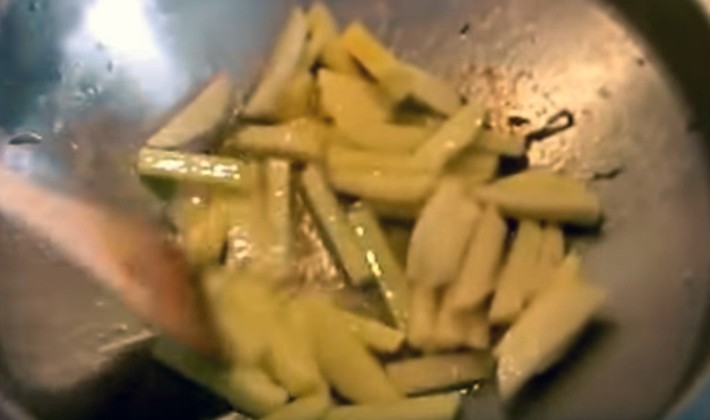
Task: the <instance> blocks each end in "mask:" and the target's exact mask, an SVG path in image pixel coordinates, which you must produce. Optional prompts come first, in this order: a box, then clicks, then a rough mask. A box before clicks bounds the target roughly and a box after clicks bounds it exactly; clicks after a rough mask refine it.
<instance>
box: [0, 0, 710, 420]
mask: <svg viewBox="0 0 710 420" xmlns="http://www.w3.org/2000/svg"><path fill="white" fill-rule="evenodd" d="M293 4H295V3H293V2H286V1H283V2H281V1H280V2H276V1H273V2H272V1H269V2H266V1H263V0H261V1H259V0H243V1H239V2H235V1H230V0H212V1H209V2H191V1H187V0H180V1H172V2H168V1H139V0H120V1H119V0H93V1H91V0H68V1H63V2H49V1H41V0H38V1H34V0H33V1H31V2H24V1H13V0H0V63H2V64H0V140H2V141H1V142H0V159H2V160H3V162H5V163H6V164H7V165H9V166H11V167H13V168H14V169H16V170H18V171H21V172H24V173H27V174H28V175H30V176H33V177H35V178H36V179H38V180H40V181H42V182H45V183H48V184H50V185H52V186H54V187H56V188H59V189H63V190H67V191H82V192H84V193H91V194H92V195H94V196H96V197H98V198H100V199H101V200H102V201H105V202H107V203H111V204H112V205H115V206H117V207H120V208H122V209H124V210H125V211H150V212H156V211H157V209H158V206H157V205H156V203H155V202H152V201H151V200H150V199H149V198H148V197H147V194H146V193H145V191H144V190H143V189H142V187H141V185H140V183H139V182H138V181H137V179H136V176H135V174H134V173H133V171H132V165H131V161H132V159H133V157H134V155H135V152H136V150H137V148H138V147H140V146H141V143H142V141H143V139H144V138H145V133H146V132H147V131H148V130H150V128H151V127H154V126H155V124H157V122H158V121H159V119H160V116H161V114H162V113H163V112H165V111H166V110H168V109H170V108H171V107H172V106H174V104H175V103H177V102H178V101H179V100H180V98H181V96H182V95H183V94H184V93H185V92H187V91H188V90H189V89H190V88H192V87H193V86H195V85H196V84H197V83H199V82H200V81H202V80H204V79H205V78H206V77H208V76H209V75H210V73H212V72H213V71H214V70H215V69H218V68H225V69H228V70H229V71H230V72H231V73H232V74H233V75H234V76H235V78H236V79H237V80H238V81H239V83H240V86H241V88H242V89H243V91H244V92H245V93H246V92H248V90H249V87H250V86H252V85H253V83H254V81H255V79H256V77H257V76H258V74H259V70H260V66H261V65H262V64H263V60H264V58H265V55H266V54H267V52H268V51H269V48H270V45H271V42H272V41H273V39H274V36H275V35H276V34H277V33H278V31H279V29H280V28H281V22H282V21H283V18H284V16H285V14H286V12H287V11H288V8H289V7H291V6H292V5H293ZM329 4H330V5H331V6H332V8H333V10H334V11H335V13H336V15H337V16H338V18H339V19H340V21H341V22H346V21H349V20H354V19H361V20H363V21H364V22H365V23H366V24H367V25H368V26H369V27H370V28H372V29H373V31H374V32H375V33H376V34H377V35H379V36H381V37H382V38H383V39H384V40H386V41H387V43H388V44H389V45H390V46H391V47H392V48H393V49H394V50H395V51H396V52H397V53H398V54H400V55H401V56H402V57H404V58H405V59H407V60H409V61H412V62H413V63H415V64H417V65H420V66H422V67H424V68H427V69H429V70H431V71H433V72H435V73H437V74H440V75H442V76H444V77H445V78H446V79H448V80H451V81H453V82H454V83H456V84H457V85H458V86H460V89H461V93H462V94H463V95H465V96H467V97H469V98H472V99H476V100H478V101H481V102H483V103H485V104H486V105H488V106H489V107H490V108H491V109H492V110H493V114H492V117H493V118H494V119H495V120H496V121H498V122H499V123H501V124H508V123H516V124H518V123H521V124H522V123H524V124H528V125H529V126H530V127H531V128H532V127H538V126H541V125H543V124H544V123H545V122H546V121H547V120H548V119H549V118H550V117H552V116H554V115H556V114H558V113H560V112H562V111H568V112H569V113H571V115H573V116H574V126H573V127H572V128H571V129H569V130H566V131H564V132H562V133H560V134H558V135H556V136H553V137H550V138H548V139H545V140H544V141H541V142H537V143H535V144H534V145H533V146H532V148H531V151H530V154H529V158H530V163H531V164H533V165H543V166H548V167H551V168H554V169H557V170H564V171H567V172H569V173H571V174H573V175H575V176H576V177H579V178H581V179H585V180H589V181H590V183H591V185H592V187H593V188H594V190H596V191H597V192H599V194H600V195H601V197H602V200H603V203H604V208H605V210H606V215H605V222H604V225H603V228H602V229H601V232H598V233H597V232H574V234H575V236H576V237H577V241H576V244H575V246H576V247H578V248H579V249H580V250H582V252H583V256H584V271H585V273H586V275H587V276H588V277H589V278H590V279H592V280H594V281H596V282H599V283H601V284H603V285H604V286H605V287H606V289H607V290H608V293H609V301H608V304H607V305H606V307H605V308H604V311H603V314H602V321H600V322H598V323H597V324H595V325H594V326H593V327H592V328H590V330H589V331H588V332H587V333H586V334H585V335H584V336H583V337H582V339H581V341H580V344H579V345H577V346H575V348H574V349H572V351H571V354H570V357H569V358H567V359H565V361H564V362H563V363H561V364H560V365H559V366H557V367H555V368H554V369H552V370H551V371H550V372H549V373H547V374H545V375H544V376H542V377H540V378H538V379H537V380H535V381H534V382H533V383H532V385H531V386H530V387H528V390H527V391H526V392H525V393H524V394H523V395H522V396H521V398H520V401H519V402H518V403H517V404H516V405H515V406H514V407H513V408H512V413H513V414H514V415H515V416H516V417H517V416H519V417H521V418H530V419H570V418H574V419H585V418H589V419H597V418H608V419H617V418H618V419H645V418H652V417H655V416H658V415H659V413H661V412H662V410H664V409H665V408H667V406H668V405H669V404H670V403H671V402H672V399H673V398H674V396H675V394H676V392H677V391H678V389H679V387H680V386H681V385H682V382H683V381H684V380H685V379H686V373H687V372H686V371H687V369H688V366H689V365H690V363H691V362H692V360H693V358H694V357H695V356H696V353H695V351H696V346H697V343H698V337H699V335H700V333H701V330H702V328H703V326H704V322H705V319H704V316H705V310H706V306H707V297H708V292H710V291H708V282H707V278H706V277H707V273H708V266H707V257H706V256H705V255H704V254H703V253H704V250H705V249H706V248H707V245H708V243H707V242H708V238H710V235H708V233H710V218H708V217H707V216H708V215H709V214H710V208H709V201H708V198H709V195H708V192H709V191H710V189H709V188H708V185H707V173H706V170H707V167H706V163H705V151H704V150H703V147H702V144H701V136H700V134H699V133H698V132H697V131H695V130H694V128H695V126H694V124H693V119H692V118H691V111H690V109H689V107H688V106H687V105H686V104H685V103H684V102H683V97H682V96H681V94H680V93H679V92H678V89H677V88H676V83H674V82H673V81H672V79H671V77H670V76H668V74H667V73H665V72H664V71H663V70H662V69H663V63H661V62H660V61H659V60H658V59H657V58H656V56H655V55H654V54H653V53H652V52H651V51H652V48H651V47H647V46H646V44H645V43H643V42H642V41H641V40H640V38H639V37H638V36H636V35H634V32H633V31H631V30H628V29H626V27H625V24H624V23H623V21H622V20H621V19H620V18H618V17H617V15H616V14H615V13H614V12H613V11H612V10H611V9H609V8H608V7H607V6H606V5H604V4H601V3H595V2H591V1H585V0H477V1H464V0H446V1H443V0H442V1H436V2H434V1H431V0H406V1H405V0H389V1H380V0H368V1H363V0H333V1H331V2H329ZM8 63H9V64H8ZM511 117H512V118H511ZM521 121H522V122H521ZM17 133H33V134H36V135H37V136H39V137H40V138H41V141H39V142H38V143H37V144H13V142H10V141H8V139H10V138H11V137H12V136H13V135H15V134H17ZM58 222H59V221H58ZM0 267H2V270H3V275H2V276H0V296H2V298H1V300H2V303H1V304H0V389H2V390H3V393H6V394H7V395H8V397H9V398H11V399H13V400H16V401H17V405H18V406H22V407H23V408H25V409H26V410H27V412H29V413H31V414H32V415H33V416H38V417H42V418H104V419H105V418H122V419H127V418H155V416H158V415H159V416H160V417H172V418H205V416H211V415H217V414H219V413H220V412H221V411H223V410H225V409H226V407H225V406H224V405H222V404H221V403H219V402H216V401H214V400H213V399H212V398H211V397H210V396H209V395H208V394H206V393H205V392H203V391H201V390H199V389H197V388H196V387H194V386H192V385H190V384H188V383H186V382H184V381H182V380H180V379H179V378H177V377H175V376H174V375H172V374H171V373H170V372H167V371H165V370H164V369H162V368H160V367H158V366H155V365H154V364H153V363H152V362H151V361H150V360H149V358H148V357H147V356H146V355H145V351H144V350H145V346H144V344H145V342H146V340H147V338H149V337H150V335H151V334H150V332H149V331H148V330H147V329H146V328H145V326H144V325H143V324H141V323H140V322H139V321H138V320H136V319H135V318H134V317H133V316H131V315H130V314H129V313H128V312H127V311H126V310H125V309H124V308H123V307H122V306H121V305H120V304H119V303H117V302H116V301H115V300H114V299H113V298H112V297H110V296H108V295H107V294H106V293H105V292H103V291H101V290H99V289H98V288H97V287H95V286H93V285H92V283H91V282H89V281H88V280H87V279H86V278H85V275H84V274H82V272H81V271H80V270H78V269H76V268H73V267H71V266H70V265H68V264H67V263H66V262H65V261H63V260H62V259H61V258H60V257H58V256H57V255H55V254H54V252H53V251H52V250H51V248H49V247H48V245H47V244H43V243H41V242H40V241H38V240H37V239H36V238H34V237H32V236H30V235H28V234H26V233H25V232H24V231H23V230H22V229H20V228H18V227H16V226H13V225H12V224H11V223H9V222H5V221H3V222H2V224H0ZM0 405H2V399H0ZM474 415H475V413H471V418H473V416H474Z"/></svg>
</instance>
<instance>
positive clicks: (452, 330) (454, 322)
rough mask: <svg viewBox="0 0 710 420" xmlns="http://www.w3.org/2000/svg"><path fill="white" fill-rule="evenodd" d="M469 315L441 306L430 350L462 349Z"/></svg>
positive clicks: (466, 335) (466, 333)
mask: <svg viewBox="0 0 710 420" xmlns="http://www.w3.org/2000/svg"><path fill="white" fill-rule="evenodd" d="M468 327H469V314H468V313H467V312H457V311H452V310H449V309H447V308H446V307H444V306H442V307H441V309H439V313H438V314H437V317H436V325H435V327H434V335H433V338H432V345H431V349H433V350H437V351H441V350H455V349H458V348H461V347H463V345H464V344H465V342H466V338H467V337H468V330H469V328H468Z"/></svg>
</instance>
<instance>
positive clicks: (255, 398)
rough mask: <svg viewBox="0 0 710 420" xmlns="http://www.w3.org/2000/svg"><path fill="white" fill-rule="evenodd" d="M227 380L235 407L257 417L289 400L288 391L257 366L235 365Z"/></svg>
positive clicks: (270, 411)
mask: <svg viewBox="0 0 710 420" xmlns="http://www.w3.org/2000/svg"><path fill="white" fill-rule="evenodd" d="M227 380H228V382H229V387H230V390H231V393H230V397H231V398H230V401H231V402H232V403H233V404H235V408H238V409H239V410H243V411H245V412H247V413H249V414H252V415H255V416H257V417H262V416H265V415H267V414H270V413H272V412H274V411H276V410H278V409H279V408H280V407H282V406H284V405H285V404H286V402H287V401H288V392H286V390H285V389H283V388H281V387H280V386H278V385H277V384H276V383H275V382H274V381H273V380H272V379H271V378H270V377H269V376H268V375H267V374H266V373H265V372H264V371H263V370H261V369H260V368H258V367H256V366H233V367H232V368H231V369H230V371H229V376H228V379H227Z"/></svg>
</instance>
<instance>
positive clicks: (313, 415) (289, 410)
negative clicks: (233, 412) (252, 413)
mask: <svg viewBox="0 0 710 420" xmlns="http://www.w3.org/2000/svg"><path fill="white" fill-rule="evenodd" d="M332 405H333V401H332V400H331V398H330V395H329V394H328V392H327V391H325V390H324V391H320V392H317V393H315V394H313V395H306V396H303V397H300V398H297V399H295V400H294V401H293V402H290V403H288V404H287V405H285V406H283V407H282V408H280V409H278V410H276V411H274V412H273V413H271V414H269V415H268V416H266V417H264V420H318V419H322V418H323V417H324V416H325V414H326V413H327V412H328V410H329V409H330V408H331V406H332Z"/></svg>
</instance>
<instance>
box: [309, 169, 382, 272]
mask: <svg viewBox="0 0 710 420" xmlns="http://www.w3.org/2000/svg"><path fill="white" fill-rule="evenodd" d="M301 185H302V187H303V192H304V198H305V199H306V202H307V203H308V205H309V206H310V208H311V210H312V211H313V213H314V215H315V217H316V222H317V223H318V225H319V226H320V228H321V229H322V230H323V233H324V234H325V240H326V242H327V243H328V244H329V246H331V247H332V249H333V250H334V251H335V254H336V257H337V258H338V261H339V262H340V264H341V266H342V267H343V269H344V270H345V273H346V274H347V275H348V278H349V279H350V281H351V282H352V283H353V284H354V285H363V284H365V283H368V282H371V281H372V280H373V278H372V275H371V273H370V267H369V265H368V264H367V260H366V259H365V253H364V252H363V250H362V249H361V248H360V245H359V244H358V242H357V238H356V237H355V233H354V232H353V231H352V229H351V227H350V224H349V223H348V220H347V216H346V215H345V212H344V211H343V209H342V208H341V207H340V204H339V203H338V199H337V197H336V196H335V195H334V194H333V192H332V191H331V189H330V188H329V187H328V184H327V183H326V180H325V177H324V176H323V173H322V171H321V170H320V169H319V168H318V167H316V166H313V165H310V166H308V168H306V170H305V171H303V173H302V175H301Z"/></svg>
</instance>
